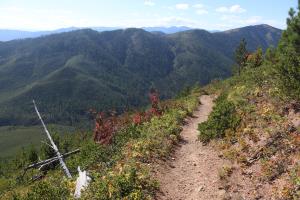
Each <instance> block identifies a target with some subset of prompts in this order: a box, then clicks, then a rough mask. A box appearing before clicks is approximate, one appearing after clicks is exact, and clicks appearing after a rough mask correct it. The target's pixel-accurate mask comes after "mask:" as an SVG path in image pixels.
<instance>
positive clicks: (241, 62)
mask: <svg viewBox="0 0 300 200" xmlns="http://www.w3.org/2000/svg"><path fill="white" fill-rule="evenodd" d="M247 55H248V51H247V42H246V40H245V38H243V39H242V40H241V42H240V44H239V46H238V47H237V48H236V50H235V61H236V64H237V67H238V74H239V75H240V74H241V71H242V69H243V68H244V67H245V66H246V61H247Z"/></svg>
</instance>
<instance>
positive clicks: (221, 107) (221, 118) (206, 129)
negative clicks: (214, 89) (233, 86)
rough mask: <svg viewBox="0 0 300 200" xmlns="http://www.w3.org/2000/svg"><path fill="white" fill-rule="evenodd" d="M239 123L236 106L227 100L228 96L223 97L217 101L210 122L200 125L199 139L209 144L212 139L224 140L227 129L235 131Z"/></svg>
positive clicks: (209, 118)
mask: <svg viewBox="0 0 300 200" xmlns="http://www.w3.org/2000/svg"><path fill="white" fill-rule="evenodd" d="M239 122H240V117H239V116H238V115H237V113H236V110H235V105H234V104H233V103H232V102H229V101H228V100H227V95H221V96H220V97H219V98H218V99H217V100H216V105H215V107H214V110H213V111H212V113H211V114H210V116H209V117H208V120H207V121H206V122H204V123H201V124H199V126H198V130H199V131H200V134H199V139H200V140H201V141H202V142H204V143H207V142H209V141H210V140H211V139H214V138H222V137H224V136H225V131H226V130H227V129H233V130H234V129H235V128H236V127H237V126H238V125H239Z"/></svg>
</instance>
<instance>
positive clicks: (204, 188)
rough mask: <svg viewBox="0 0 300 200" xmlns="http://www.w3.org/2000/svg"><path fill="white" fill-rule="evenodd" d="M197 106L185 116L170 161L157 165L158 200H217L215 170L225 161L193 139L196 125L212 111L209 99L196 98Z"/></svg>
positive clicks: (220, 195) (216, 173)
mask: <svg viewBox="0 0 300 200" xmlns="http://www.w3.org/2000/svg"><path fill="white" fill-rule="evenodd" d="M200 101H201V103H202V104H201V105H200V106H199V108H198V110H197V111H195V112H194V117H193V118H189V119H187V124H186V125H185V126H184V127H183V130H182V133H181V136H182V140H183V141H182V142H181V144H180V146H179V147H178V149H176V150H175V152H174V155H173V158H172V160H171V161H167V162H165V163H164V164H162V165H160V166H159V167H158V169H157V170H156V178H157V179H158V181H159V183H160V192H159V193H158V194H157V199H158V200H192V199H193V200H198V199H199V200H202V199H205V200H214V199H216V200H219V199H222V198H223V196H224V195H225V190H223V189H219V186H220V185H219V175H218V172H219V169H220V168H221V167H222V166H223V164H225V161H224V160H222V159H221V158H219V157H218V153H217V152H216V151H215V150H214V149H213V148H212V147H210V146H209V145H208V146H203V145H202V143H201V142H200V141H198V140H197V135H198V130H197V128H198V124H199V123H201V122H204V121H206V120H207V118H208V115H209V114H210V112H211V111H212V107H213V98H212V97H210V96H207V95H204V96H201V97H200Z"/></svg>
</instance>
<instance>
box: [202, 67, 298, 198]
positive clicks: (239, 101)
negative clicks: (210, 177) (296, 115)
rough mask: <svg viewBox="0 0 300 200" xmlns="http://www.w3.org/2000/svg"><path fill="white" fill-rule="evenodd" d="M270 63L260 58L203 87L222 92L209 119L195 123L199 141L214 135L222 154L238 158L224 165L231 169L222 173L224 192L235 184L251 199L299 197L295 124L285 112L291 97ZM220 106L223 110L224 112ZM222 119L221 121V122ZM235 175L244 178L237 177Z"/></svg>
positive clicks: (288, 110)
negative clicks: (283, 90) (255, 64)
mask: <svg viewBox="0 0 300 200" xmlns="http://www.w3.org/2000/svg"><path fill="white" fill-rule="evenodd" d="M272 68H273V66H272V64H270V63H266V62H265V64H264V65H263V66H261V67H259V68H256V69H249V70H246V71H244V72H243V74H242V75H241V76H240V77H239V76H235V77H233V78H230V79H228V80H226V81H223V82H219V83H215V84H214V85H210V86H209V87H208V88H207V89H208V90H209V91H210V92H212V93H217V94H219V95H220V96H222V97H220V98H219V99H218V101H217V102H216V107H215V109H214V111H213V113H212V114H211V115H210V117H209V120H208V121H207V122H206V123H205V124H203V125H200V126H199V129H200V136H199V137H200V139H202V140H204V141H207V140H211V139H214V138H219V140H216V143H217V146H218V147H219V148H220V150H221V151H222V152H223V156H224V157H225V158H227V159H230V160H232V163H235V162H237V163H238V166H234V164H233V166H234V167H230V169H229V168H228V167H227V168H226V169H227V170H226V171H230V173H225V172H223V173H222V177H221V179H222V180H223V182H224V187H225V186H226V185H230V186H231V187H230V188H229V189H228V190H227V192H228V193H230V194H232V195H234V190H237V191H239V194H241V195H246V196H247V197H248V198H250V199H252V198H257V197H258V196H262V197H263V198H265V199H272V198H275V199H278V198H282V199H299V198H300V193H299V187H300V182H299V180H300V165H299V162H298V161H299V159H300V157H299V156H300V148H299V147H300V140H299V131H300V130H299V127H298V130H297V128H296V129H295V127H293V125H292V123H291V121H290V119H289V117H288V113H289V112H292V109H291V104H290V102H291V101H290V99H287V97H286V96H284V95H282V94H281V93H280V92H279V90H278V88H277V87H276V84H277V82H278V81H277V80H276V75H275V74H274V73H273V69H272ZM230 105H233V108H235V109H234V110H232V109H231V108H232V107H231V106H230ZM286 108H288V109H287V111H286V110H285V109H286ZM225 110H226V111H225ZM220 112H226V114H227V118H223V117H222V116H224V113H223V114H222V116H220V115H219V114H220ZM236 119H239V120H237V121H236ZM224 121H226V126H223V127H220V126H219V125H220V124H224V123H223V122H224ZM236 122H238V125H237V124H236ZM258 152H259V153H258ZM228 169H229V170H228ZM232 170H233V172H232ZM249 174H250V175H249ZM238 176H242V177H243V178H244V180H245V181H244V182H243V181H239V180H238V179H237V178H236V177H238ZM249 177H250V178H249ZM257 185H259V187H257ZM240 188H243V190H241V189H240ZM241 191H244V192H245V193H244V194H243V192H241ZM247 192H248V193H247Z"/></svg>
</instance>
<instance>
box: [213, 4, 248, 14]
mask: <svg viewBox="0 0 300 200" xmlns="http://www.w3.org/2000/svg"><path fill="white" fill-rule="evenodd" d="M216 11H217V12H220V13H235V14H238V13H244V12H246V9H244V8H242V7H241V6H240V5H233V6H229V7H225V6H222V7H219V8H217V9H216Z"/></svg>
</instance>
